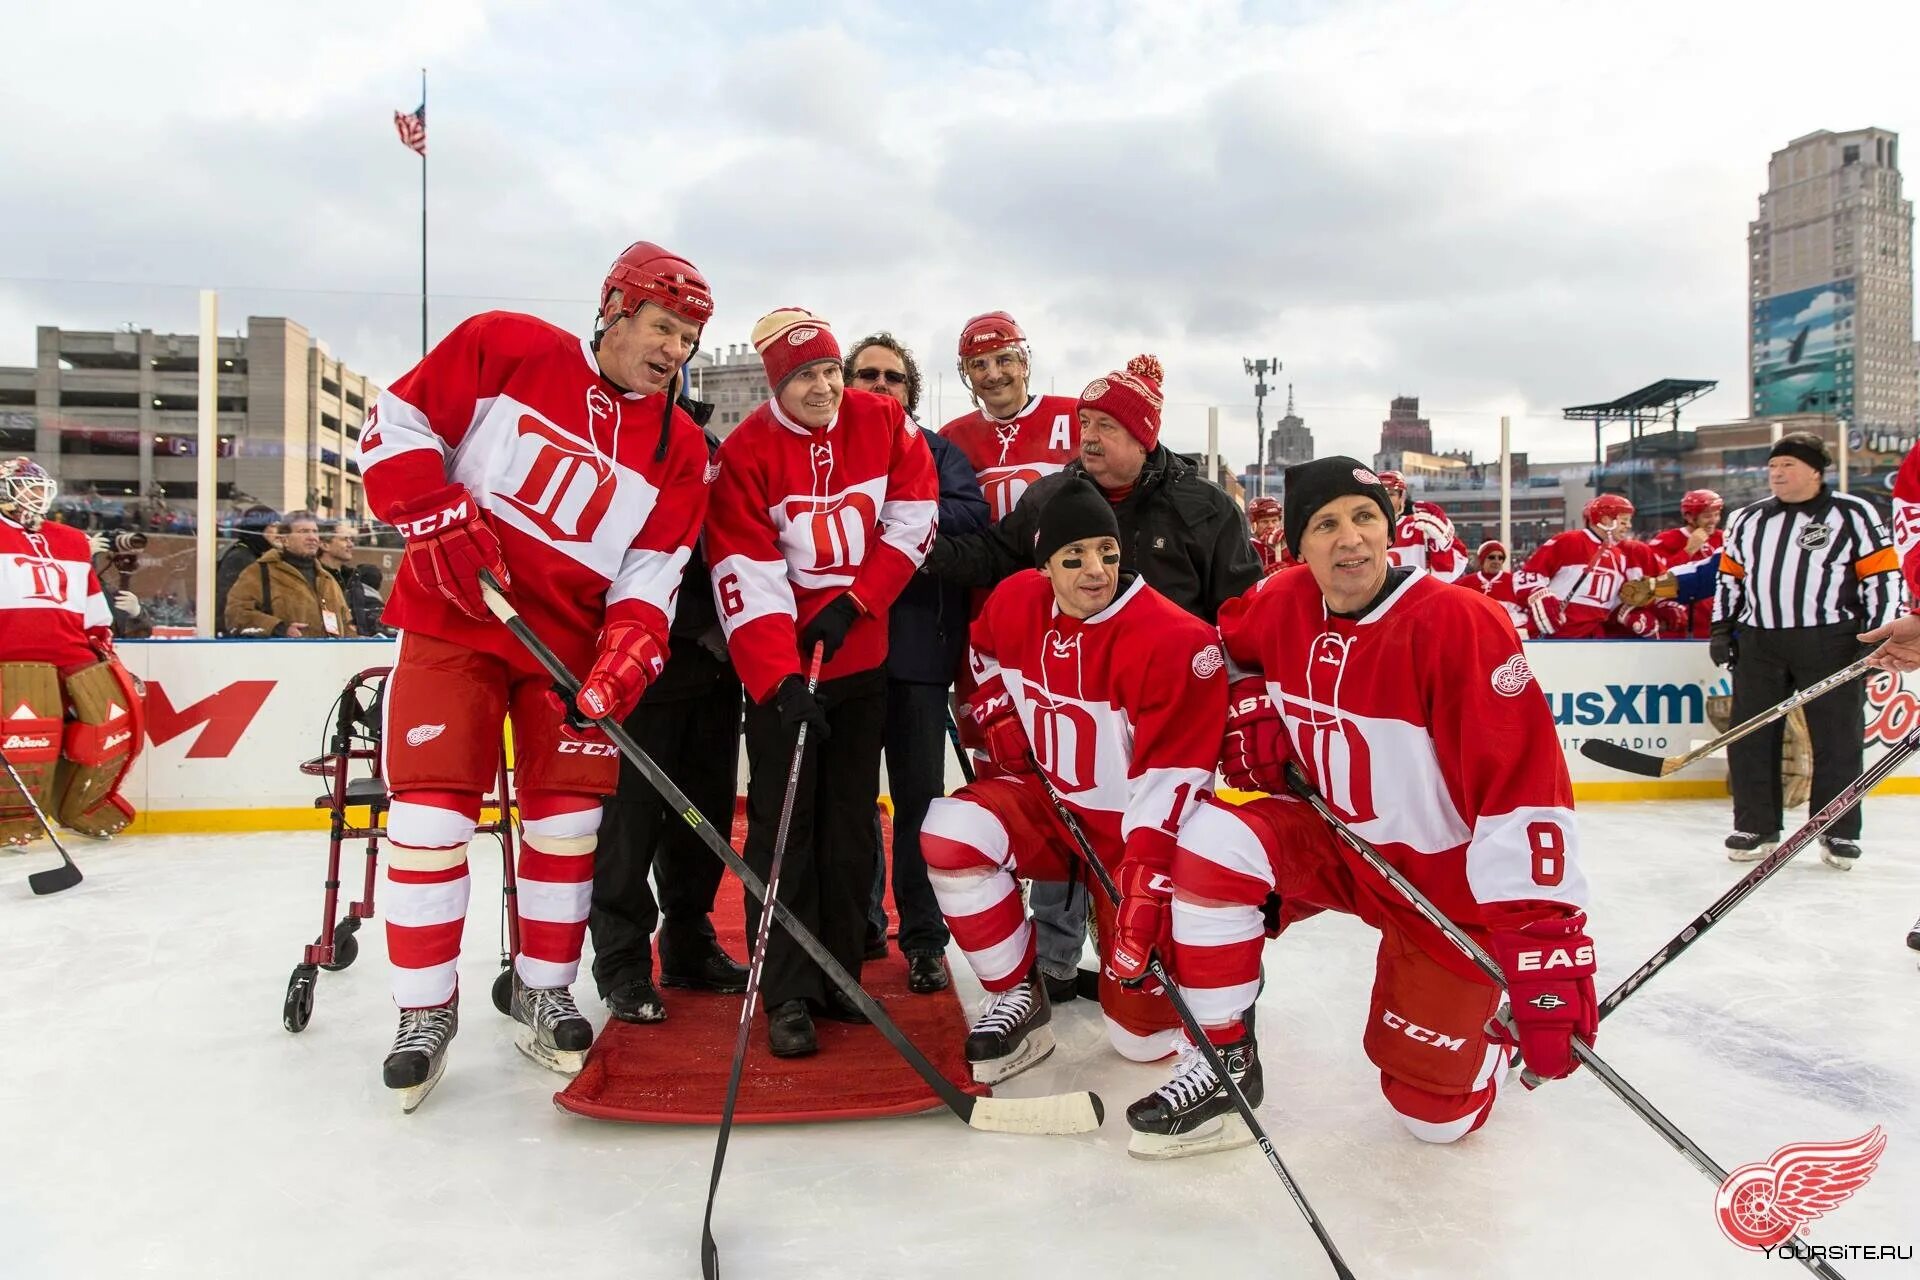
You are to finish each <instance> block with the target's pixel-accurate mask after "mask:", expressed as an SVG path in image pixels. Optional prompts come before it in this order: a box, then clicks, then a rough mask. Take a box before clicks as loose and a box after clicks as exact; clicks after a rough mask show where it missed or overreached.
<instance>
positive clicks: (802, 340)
mask: <svg viewBox="0 0 1920 1280" xmlns="http://www.w3.org/2000/svg"><path fill="white" fill-rule="evenodd" d="M819 336H820V331H819V330H818V329H816V328H814V327H813V326H812V325H802V326H801V327H800V328H798V329H795V330H794V331H793V332H792V333H790V334H788V335H787V345H788V346H790V347H800V346H805V345H806V344H807V343H809V342H812V341H813V340H814V339H815V338H817V337H819Z"/></svg>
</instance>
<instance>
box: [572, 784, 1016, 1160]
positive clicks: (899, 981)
mask: <svg viewBox="0 0 1920 1280" xmlns="http://www.w3.org/2000/svg"><path fill="white" fill-rule="evenodd" d="M745 834H746V820H745V819H744V818H737V819H736V820H735V823H734V832H733V845H734V848H736V849H738V848H739V847H740V845H741V842H742V840H743V839H744V837H745ZM890 839H891V831H890V829H889V840H890ZM745 892H746V891H745V890H744V889H742V888H741V887H740V882H739V881H738V880H736V879H734V878H733V875H732V873H731V872H729V873H728V875H727V878H726V879H725V880H724V881H722V882H721V885H720V899H719V902H718V904H717V906H716V907H715V909H714V913H713V927H714V932H715V933H717V934H718V935H719V938H720V944H721V945H722V946H724V947H725V948H726V949H727V951H728V953H729V954H731V955H732V956H733V957H734V958H735V959H738V960H743V961H744V960H745V959H746V955H747V945H746V925H745V920H744V917H743V915H742V911H741V899H742V898H743V897H744V896H745ZM887 914H888V919H889V921H890V922H893V921H895V920H897V917H896V916H895V914H894V911H893V895H892V891H891V886H889V890H888V895H887ZM774 927H775V928H778V927H779V926H778V925H777V924H776V925H775V926H774ZM859 976H860V984H861V985H862V986H863V987H865V988H866V989H867V992H868V994H870V995H872V996H873V998H874V999H875V1000H877V1001H879V1002H880V1004H881V1006H882V1007H884V1008H885V1009H886V1011H887V1013H888V1015H889V1016H890V1017H892V1018H893V1020H894V1021H895V1022H896V1023H898V1024H899V1026H900V1029H901V1030H902V1031H904V1032H905V1033H906V1035H907V1038H908V1039H909V1040H912V1041H913V1043H914V1044H916V1045H918V1046H919V1048H920V1051H921V1052H922V1053H924V1054H926V1056H927V1058H928V1060H929V1061H931V1062H932V1063H933V1065H934V1068H935V1069H936V1070H938V1071H940V1072H941V1073H942V1074H944V1075H945V1076H946V1077H947V1078H948V1079H949V1080H952V1081H953V1082H954V1083H955V1084H956V1085H958V1086H959V1087H960V1088H961V1089H963V1090H965V1091H966V1092H968V1093H973V1094H979V1095H985V1094H987V1093H988V1092H990V1091H989V1090H988V1088H987V1086H985V1085H980V1084H975V1083H974V1082H973V1079H972V1076H971V1075H970V1074H969V1072H968V1070H967V1063H966V1057H965V1055H964V1053H963V1052H962V1044H963V1042H964V1040H965V1033H966V1026H967V1020H966V1014H965V1011H964V1010H962V1009H961V1007H960V1001H959V999H958V998H957V997H955V995H954V994H953V990H952V988H948V989H947V990H945V991H942V992H939V993H937V994H935V995H930V996H919V995H914V994H912V993H911V992H909V991H908V990H907V962H906V960H905V958H904V957H902V956H901V954H900V951H899V948H898V946H897V945H896V944H895V943H893V942H892V941H889V943H888V955H887V958H886V959H884V960H870V961H868V962H867V963H866V964H865V965H864V966H862V967H861V970H860V975H859ZM661 994H662V995H663V997H664V998H665V1000H666V1003H667V1020H666V1021H665V1022H661V1023H655V1024H653V1025H651V1026H637V1025H635V1024H633V1023H630V1022H620V1021H618V1020H613V1019H609V1020H608V1022H607V1025H606V1028H605V1029H604V1030H603V1031H601V1033H600V1038H599V1039H597V1040H595V1041H594V1044H593V1048H592V1049H591V1050H590V1051H589V1052H588V1054H587V1065H586V1067H585V1069H583V1070H582V1071H581V1072H580V1074H579V1075H578V1076H577V1077H575V1079H574V1080H573V1082H572V1083H571V1084H569V1085H568V1086H567V1087H566V1089H564V1090H563V1091H561V1092H560V1093H557V1094H555V1095H554V1097H553V1100H554V1103H555V1104H556V1105H557V1106H559V1107H560V1108H561V1109H562V1110H564V1111H572V1112H575V1113H576V1114H579V1115H583V1116H591V1117H593V1118H594V1119H596V1120H623V1121H627V1122H630V1123H637V1124H715V1123H717V1122H718V1121H719V1119H720V1108H721V1107H722V1105H724V1103H725V1102H726V1096H727V1071H728V1068H729V1067H730V1066H731V1065H732V1060H733V1044H734V1037H735V1035H736V1034H737V1033H738V1030H739V1026H740V1001H741V1000H742V998H743V997H740V996H718V995H713V994H711V993H709V992H702V991H683V990H678V989H676V988H671V987H669V988H665V989H663V991H662V993H661ZM814 1025H815V1027H816V1028H817V1029H818V1031H819V1037H820V1052H819V1053H817V1054H815V1055H813V1056H812V1057H810V1058H776V1057H774V1056H773V1054H772V1053H770V1052H769V1051H768V1050H767V1016H766V1007H765V1005H764V1003H763V1004H762V1005H761V1007H760V1008H758V1009H756V1010H755V1011H754V1027H753V1033H752V1039H751V1041H750V1042H749V1045H748V1051H747V1065H746V1070H745V1072H744V1074H743V1075H742V1077H741V1080H740V1101H739V1104H738V1108H737V1110H736V1112H735V1118H736V1120H737V1121H738V1122H739V1123H741V1124H783V1123H793V1122H797V1121H805V1120H853V1119H860V1118H863V1117H866V1116H896V1115H910V1114H912V1113H914V1112H918V1111H928V1110H933V1109H936V1108H938V1107H940V1106H942V1105H943V1104H942V1103H941V1102H940V1100H939V1099H938V1098H937V1097H935V1096H934V1094H933V1091H932V1090H931V1089H929V1088H928V1087H927V1085H926V1082H925V1081H923V1080H922V1079H921V1078H920V1077H919V1076H918V1075H917V1074H915V1072H914V1070H913V1068H911V1067H909V1066H908V1065H907V1064H906V1062H905V1061H904V1060H902V1058H901V1057H900V1055H899V1054H897V1053H895V1052H894V1050H893V1046H892V1045H890V1044H888V1043H887V1042H886V1041H885V1040H884V1039H882V1038H881V1036H880V1033H879V1032H878V1031H875V1030H874V1029H873V1028H872V1027H869V1026H853V1025H849V1024H847V1023H843V1022H831V1021H828V1020H827V1019H825V1018H820V1019H816V1020H815V1023H814Z"/></svg>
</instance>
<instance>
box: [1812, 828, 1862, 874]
mask: <svg viewBox="0 0 1920 1280" xmlns="http://www.w3.org/2000/svg"><path fill="white" fill-rule="evenodd" d="M1820 843H1821V844H1822V845H1823V846H1824V847H1823V848H1822V849H1821V850H1820V861H1822V862H1824V863H1826V864H1827V865H1828V866H1830V867H1832V868H1834V869H1835V870H1837V871H1851V870H1853V864H1854V863H1856V862H1858V861H1860V842H1859V841H1858V840H1849V839H1847V838H1846V837H1844V836H1828V837H1826V838H1825V839H1823V840H1821V841H1820Z"/></svg>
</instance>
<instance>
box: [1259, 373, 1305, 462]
mask: <svg viewBox="0 0 1920 1280" xmlns="http://www.w3.org/2000/svg"><path fill="white" fill-rule="evenodd" d="M1267 461H1268V462H1270V463H1272V464H1273V465H1275V466H1279V467H1287V466H1292V465H1293V464H1294V463H1296V462H1312V461H1313V432H1312V431H1310V430H1308V429H1307V422H1306V419H1304V418H1302V417H1301V416H1300V415H1299V414H1297V413H1295V412H1294V411H1293V384H1292V383H1291V382H1289V383H1288V384H1287V416H1286V417H1284V418H1282V419H1280V421H1278V422H1276V423H1274V424H1273V436H1272V437H1271V438H1270V439H1269V440H1268V441H1267Z"/></svg>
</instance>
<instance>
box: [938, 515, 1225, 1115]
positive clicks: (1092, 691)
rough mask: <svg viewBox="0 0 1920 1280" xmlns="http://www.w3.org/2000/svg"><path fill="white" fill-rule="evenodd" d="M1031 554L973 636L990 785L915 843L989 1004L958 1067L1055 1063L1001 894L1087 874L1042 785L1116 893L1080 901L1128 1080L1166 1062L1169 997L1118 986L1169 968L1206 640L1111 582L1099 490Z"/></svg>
mask: <svg viewBox="0 0 1920 1280" xmlns="http://www.w3.org/2000/svg"><path fill="white" fill-rule="evenodd" d="M1033 555H1034V563H1035V564H1036V565H1038V566H1039V568H1037V569H1035V570H1031V571H1026V572H1022V573H1018V574H1015V575H1014V576H1013V577H1011V578H1008V579H1007V580H1006V581H1004V582H1002V583H1001V584H1000V586H998V587H997V588H995V589H994V592H993V595H992V596H991V597H990V598H989V599H988V601H987V606H986V608H985V609H984V610H983V611H982V612H981V614H980V617H979V618H978V619H977V620H975V622H974V624H973V635H972V641H973V652H972V659H971V661H972V665H973V669H974V672H975V675H976V677H977V679H978V683H979V698H978V700H977V701H976V703H975V710H974V716H975V719H976V720H977V721H978V722H979V724H980V726H981V730H982V734H983V736H984V737H985V739H986V742H987V748H988V751H989V753H990V755H991V756H992V758H993V761H994V763H995V764H997V765H998V766H1000V770H1001V773H1000V774H999V775H997V776H995V777H992V778H983V779H981V780H979V781H977V782H973V783H970V784H968V785H967V786H965V787H962V788H961V789H960V790H959V791H958V792H956V793H955V794H954V795H952V796H950V797H948V798H946V799H942V800H936V801H934V802H933V806H932V807H931V808H930V809H929V810H928V812H927V819H926V823H925V824H924V825H923V826H922V828H921V834H920V839H921V848H922V850H923V851H924V852H925V854H926V859H927V870H928V873H929V877H930V879H931V880H932V882H933V888H934V893H935V895H936V896H937V897H938V898H939V900H940V910H941V911H942V913H944V914H945V916H946V917H947V925H948V927H949V928H950V929H951V930H952V932H953V938H954V941H955V942H957V943H958V944H959V945H960V949H961V950H962V951H963V952H964V953H965V954H966V957H967V961H968V963H969V964H971V965H972V966H973V971H974V975H975V976H976V977H977V978H979V980H980V985H981V986H983V987H985V988H986V990H987V997H988V998H987V1001H986V1004H985V1006H984V1008H983V1009H982V1010H981V1013H980V1016H979V1017H978V1018H977V1019H976V1020H975V1022H974V1024H973V1026H972V1029H971V1030H970V1032H969V1033H968V1036H967V1044H966V1054H967V1060H968V1061H969V1062H970V1063H972V1064H973V1075H974V1079H976V1080H978V1081H981V1082H982V1083H988V1084H991V1083H993V1082H995V1081H998V1080H1004V1079H1006V1078H1007V1077H1008V1076H1011V1075H1013V1074H1015V1073H1016V1072H1020V1071H1024V1070H1026V1069H1027V1068H1028V1067H1030V1066H1032V1065H1033V1064H1034V1063H1036V1062H1039V1061H1040V1060H1041V1059H1042V1058H1044V1057H1046V1056H1047V1055H1048V1054H1049V1053H1051V1052H1052V1051H1053V1043H1054V1042H1053V1031H1052V1029H1051V1027H1050V1025H1049V1021H1050V1016H1051V1015H1050V1009H1049V1003H1048V998H1047V992H1046V987H1045V985H1044V984H1043V983H1042V982H1041V981H1040V974H1039V969H1038V967H1037V961H1036V953H1035V939H1034V929H1033V924H1032V922H1031V921H1029V920H1028V918H1027V915H1026V912H1025V910H1024V908H1023V907H1022V905H1021V900H1020V886H1019V884H1018V880H1017V879H1016V878H1025V879H1030V880H1034V881H1036V882H1039V883H1047V882H1061V881H1068V880H1078V879H1081V878H1082V877H1084V876H1085V875H1086V874H1087V873H1086V872H1085V871H1084V869H1082V868H1080V867H1078V866H1077V865H1076V864H1077V859H1078V852H1077V849H1076V847H1075V845H1074V844H1073V842H1072V840H1071V838H1070V837H1069V836H1068V835H1067V833H1066V831H1065V830H1064V829H1063V827H1062V826H1061V824H1060V822H1059V819H1058V817H1057V816H1056V815H1055V813H1054V811H1053V808H1052V804H1051V802H1050V799H1049V795H1048V788H1049V787H1051V789H1052V790H1053V792H1055V793H1057V794H1058V795H1059V797H1060V798H1061V800H1062V801H1063V802H1064V803H1065V804H1066V805H1067V807H1068V808H1069V809H1070V810H1071V811H1072V812H1073V814H1074V816H1075V817H1076V818H1078V819H1079V822H1080V824H1081V826H1082V827H1083V828H1084V829H1085V831H1086V834H1087V837H1088V839H1089V840H1090V841H1091V842H1092V844H1093V848H1094V851H1095V853H1096V854H1098V856H1099V857H1100V858H1101V860H1102V861H1103V862H1104V863H1105V864H1106V865H1107V866H1108V868H1109V869H1111V870H1112V871H1113V873H1114V877H1115V879H1116V880H1117V881H1118V882H1119V885H1120V888H1121V892H1122V893H1123V894H1124V895H1125V900H1124V901H1123V902H1122V904H1121V905H1120V907H1119V909H1118V910H1117V911H1116V910H1113V909H1111V908H1110V907H1109V905H1108V903H1107V902H1106V899H1105V898H1104V896H1103V895H1101V894H1099V893H1097V892H1096V893H1095V894H1094V895H1093V900H1094V902H1095V903H1096V910H1097V912H1098V918H1099V935H1100V941H1101V947H1102V952H1103V954H1102V957H1101V959H1102V972H1101V978H1100V1003H1101V1008H1102V1010H1103V1011H1104V1013H1105V1015H1106V1024H1107V1034H1108V1038H1109V1039H1110V1040H1111V1042H1112V1044H1113V1046H1114V1048H1115V1049H1117V1050H1118V1051H1119V1052H1120V1053H1121V1054H1123V1055H1124V1056H1126V1057H1128V1058H1130V1059H1132V1060H1134V1061H1136V1062H1151V1061H1154V1060H1155V1059H1157V1058H1162V1057H1165V1056H1166V1055H1167V1054H1169V1053H1171V1052H1173V1050H1174V1047H1175V1046H1176V1044H1177V1043H1178V1037H1179V1031H1178V1025H1179V1024H1178V1020H1177V1018H1176V1016H1175V1015H1174V1012H1173V1009H1172V1006H1171V1005H1170V1004H1169V1002H1168V1001H1167V1000H1166V999H1165V997H1164V993H1161V992H1157V991H1156V992H1148V991H1144V990H1141V989H1138V988H1137V987H1129V986H1126V985H1123V984H1127V983H1136V984H1137V983H1138V982H1139V981H1140V980H1141V978H1142V977H1143V976H1144V975H1145V973H1146V956H1147V952H1148V951H1149V950H1150V949H1152V948H1154V947H1156V946H1158V947H1161V949H1162V952H1163V954H1164V951H1165V947H1164V945H1163V944H1164V941H1165V932H1166V911H1167V902H1168V898H1167V895H1168V892H1169V885H1168V882H1167V871H1168V868H1169V866H1170V863H1171V859H1172V856H1173V833H1174V832H1175V831H1177V830H1179V828H1180V823H1181V822H1182V821H1183V820H1184V818H1185V817H1186V815H1187V814H1188V813H1190V812H1191V811H1192V810H1193V808H1194V806H1195V805H1196V804H1197V803H1198V802H1199V800H1200V797H1201V796H1203V795H1205V794H1206V792H1207V788H1208V787H1209V786H1210V785H1211V784H1212V782H1213V763H1214V759H1215V757H1216V756H1217V755H1218V738H1219V735H1220V733H1221V731H1222V728H1223V725H1224V722H1225V711H1226V705H1225V704H1226V680H1225V678H1224V677H1223V676H1222V675H1221V670H1222V667H1223V665H1224V663H1223V660H1222V658H1221V655H1220V650H1219V646H1218V644H1217V643H1216V640H1215V636H1214V633H1213V629H1212V628H1211V627H1209V626H1207V624H1206V623H1204V622H1202V621H1200V620H1199V619H1198V618H1195V617H1194V616H1193V615H1192V614H1190V613H1187V612H1186V611H1185V610H1183V609H1181V608H1179V607H1178V606H1177V605H1175V604H1173V603H1172V602H1171V601H1169V600H1168V599H1167V598H1166V597H1164V596H1162V595H1161V594H1160V593H1159V592H1157V591H1155V590H1153V588H1151V587H1149V586H1148V585H1147V584H1146V582H1145V581H1144V580H1143V579H1141V578H1139V577H1137V576H1135V575H1133V574H1131V573H1128V574H1123V573H1121V572H1120V543H1119V524H1118V522H1117V520H1116V519H1115V517H1114V513H1113V504H1112V503H1110V502H1109V501H1107V499H1106V497H1105V496H1104V495H1103V494H1102V493H1101V492H1100V490H1099V489H1098V488H1097V487H1096V486H1094V485H1093V484H1092V483H1090V482H1086V481H1078V480H1075V481H1070V482H1068V484H1066V485H1065V486H1064V487H1063V488H1062V489H1061V490H1060V491H1059V492H1058V493H1057V494H1056V495H1055V496H1054V497H1053V498H1052V499H1050V500H1049V501H1048V503H1047V505H1046V507H1045V508H1044V509H1043V510H1042V511H1041V513H1040V522H1039V529H1038V534H1037V536H1036V538H1035V542H1034V548H1033ZM1036 763H1037V765H1038V768H1039V769H1040V770H1041V771H1042V772H1043V773H1044V777H1045V780H1044V782H1043V780H1042V778H1041V777H1040V776H1036V775H1035V773H1034V768H1035V765H1036Z"/></svg>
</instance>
